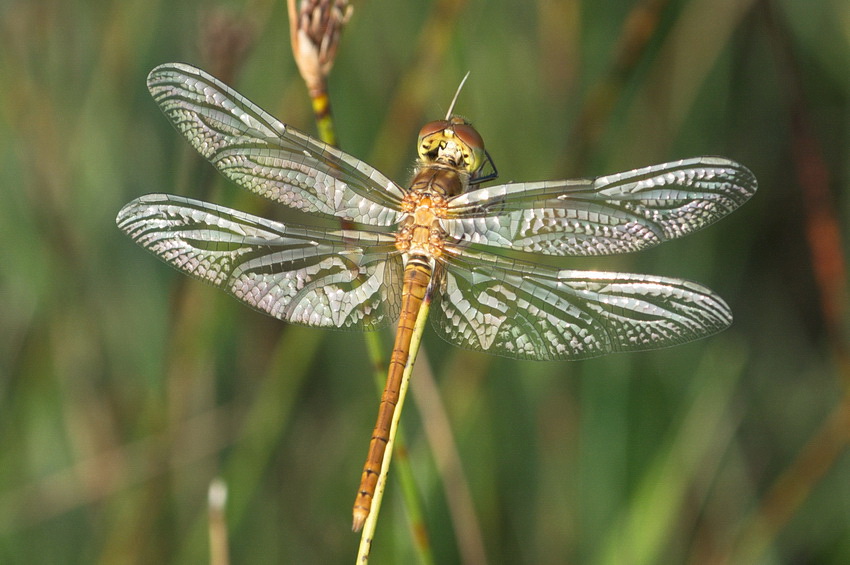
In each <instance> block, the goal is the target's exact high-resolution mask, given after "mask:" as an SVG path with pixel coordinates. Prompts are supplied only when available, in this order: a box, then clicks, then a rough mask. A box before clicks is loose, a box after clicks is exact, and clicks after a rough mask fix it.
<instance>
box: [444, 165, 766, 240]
mask: <svg viewBox="0 0 850 565" xmlns="http://www.w3.org/2000/svg"><path fill="white" fill-rule="evenodd" d="M755 191H756V179H755V177H754V176H753V174H752V173H751V172H750V171H749V170H748V169H747V168H746V167H744V166H743V165H740V164H738V163H735V162H734V161H730V160H728V159H724V158H721V157H697V158H694V159H686V160H683V161H676V162H673V163H665V164H663V165H654V166H651V167H645V168H642V169H635V170H633V171H629V172H625V173H620V174H616V175H608V176H603V177H599V178H596V179H576V180H563V181H544V182H529V183H512V184H503V185H500V186H494V187H486V188H479V189H477V190H473V191H471V192H468V193H466V194H462V195H460V196H458V197H457V198H455V199H453V200H452V201H451V202H450V203H449V213H450V218H448V219H446V220H444V221H443V225H444V227H445V229H446V231H447V232H448V233H449V234H450V235H451V236H452V237H454V238H456V239H458V240H463V241H469V242H472V243H479V244H483V245H489V246H494V247H502V248H508V249H514V250H518V251H526V252H533V253H543V254H547V255H608V254H612V253H624V252H629V251H638V250H640V249H646V248H648V247H652V246H654V245H658V244H659V243H662V242H664V241H666V240H669V239H673V238H676V237H680V236H682V235H685V234H688V233H691V232H693V231H696V230H698V229H701V228H703V227H705V226H707V225H709V224H712V223H714V222H716V221H717V220H719V219H720V218H722V217H723V216H725V215H726V214H728V213H730V212H731V211H733V210H734V209H735V208H737V207H738V206H740V205H741V204H743V203H744V202H746V200H747V199H748V198H750V196H752V195H753V193H755Z"/></svg>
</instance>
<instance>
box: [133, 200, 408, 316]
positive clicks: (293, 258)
mask: <svg viewBox="0 0 850 565" xmlns="http://www.w3.org/2000/svg"><path fill="white" fill-rule="evenodd" d="M116 222H117V223H118V227H119V228H121V229H122V230H123V231H124V232H126V233H127V234H128V235H129V236H130V237H131V238H133V240H135V241H136V242H137V243H138V244H139V245H141V246H142V247H144V248H146V249H148V250H150V251H151V252H153V253H154V254H155V255H157V256H158V257H159V258H161V259H163V260H164V261H165V262H166V263H169V264H170V265H173V266H174V267H176V268H177V269H179V270H181V271H183V272H184V273H186V274H188V275H191V276H193V277H195V278H198V279H201V280H203V281H206V282H208V283H211V284H213V285H215V286H217V287H220V288H222V289H224V290H225V291H226V292H228V293H229V294H231V295H233V296H235V297H236V298H238V299H239V300H241V301H243V302H245V303H246V304H248V305H250V306H252V307H254V308H256V309H257V310H260V311H262V312H265V313H266V314H269V315H271V316H274V317H275V318H279V319H281V320H286V321H287V322H293V323H298V324H305V325H308V326H321V327H334V328H344V329H348V328H362V329H374V328H377V327H380V326H384V325H386V324H388V323H391V322H393V321H395V320H396V318H397V317H398V312H399V305H400V302H401V296H400V289H401V276H402V263H401V256H400V255H399V254H398V253H397V252H396V250H395V247H394V242H395V240H394V238H393V237H392V236H389V235H386V234H381V233H376V232H368V231H344V230H338V231H323V230H318V229H311V228H305V227H301V226H290V225H284V224H281V223H278V222H274V221H271V220H266V219H264V218H259V217H256V216H252V215H250V214H245V213H243V212H238V211H236V210H231V209H228V208H224V207H222V206H216V205H214V204H208V203H206V202H201V201H198V200H192V199H189V198H182V197H179V196H172V195H169V194H149V195H147V196H143V197H141V198H137V199H136V200H133V201H132V202H130V203H129V204H127V205H126V206H124V208H122V209H121V211H120V212H119V213H118V218H117V219H116Z"/></svg>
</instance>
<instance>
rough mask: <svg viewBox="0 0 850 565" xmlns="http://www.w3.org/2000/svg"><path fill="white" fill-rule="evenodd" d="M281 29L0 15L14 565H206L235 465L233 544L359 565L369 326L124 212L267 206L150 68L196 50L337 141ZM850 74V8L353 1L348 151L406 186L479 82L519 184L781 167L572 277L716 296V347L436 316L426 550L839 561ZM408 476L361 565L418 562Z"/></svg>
mask: <svg viewBox="0 0 850 565" xmlns="http://www.w3.org/2000/svg"><path fill="white" fill-rule="evenodd" d="M288 25H289V24H288V19H287V13H286V6H285V4H284V3H282V2H280V1H279V0H274V1H273V0H256V1H245V2H237V1H221V2H199V1H186V2H180V3H172V2H161V1H160V2H157V1H152V0H144V1H134V0H122V1H109V0H99V1H90V2H73V1H71V2H69V1H60V0H54V1H50V0H26V1H23V0H21V1H15V0H6V1H4V2H2V3H0V195H2V199H0V234H2V239H0V563H104V564H112V563H205V562H208V559H209V558H208V548H207V543H208V542H207V518H206V497H207V494H206V492H207V487H208V485H209V482H210V480H211V479H213V478H214V477H216V476H221V477H222V478H223V479H224V480H225V481H226V482H227V485H228V487H229V493H230V498H229V502H228V509H227V510H228V529H229V536H230V544H231V556H232V558H233V562H234V563H342V562H351V560H353V559H354V555H355V549H356V546H357V543H358V536H356V535H354V534H352V533H351V532H350V530H349V528H350V508H351V503H352V501H353V498H354V493H355V487H356V484H357V481H358V480H359V476H360V471H361V466H362V463H363V459H364V457H365V454H366V447H367V443H368V439H369V435H370V431H371V429H372V426H373V424H374V417H375V411H376V409H377V394H376V391H375V386H374V384H373V379H372V376H371V374H372V373H371V365H370V361H369V358H368V355H367V354H366V346H365V345H364V341H363V338H362V336H360V335H358V334H349V333H342V332H333V331H323V330H316V329H309V328H301V327H293V326H286V325H284V324H282V323H280V322H277V321H276V320H272V319H269V318H266V317H263V316H262V315H260V314H258V313H256V312H254V311H252V310H250V309H249V308H246V307H244V306H243V305H241V304H240V303H238V302H237V301H235V300H233V299H231V298H229V297H227V296H225V295H224V294H223V293H221V292H219V291H217V290H215V289H212V288H208V287H206V286H204V285H202V284H200V283H197V282H195V281H191V280H188V279H187V278H186V277H183V276H182V275H180V274H178V273H177V272H176V271H174V270H172V269H170V268H168V267H167V266H165V265H164V264H162V263H160V262H159V261H157V260H155V259H154V258H153V257H151V256H150V255H149V254H148V253H146V252H144V251H143V250H141V249H140V248H138V247H137V246H135V245H134V244H133V243H132V242H131V241H130V240H129V239H128V238H126V237H125V236H123V235H122V234H121V233H120V232H119V231H118V229H117V228H116V227H115V224H114V217H115V214H116V212H117V211H118V209H119V208H120V207H121V206H122V205H123V204H124V203H126V202H127V201H129V200H130V199H132V198H135V197H137V196H140V195H142V194H145V193H148V192H172V193H179V194H184V195H189V196H193V197H198V198H204V199H207V200H212V201H215V202H217V203H219V204H224V205H228V206H233V207H237V208H240V209H243V210H246V211H249V212H254V213H263V214H272V215H274V214H278V212H277V211H276V210H274V209H273V208H274V207H273V206H269V205H267V203H264V202H260V201H259V200H260V199H259V198H257V197H254V196H252V195H250V194H246V193H245V192H244V191H242V190H240V189H238V188H236V187H235V186H234V185H231V184H228V183H226V182H224V181H223V180H222V179H221V178H220V177H219V175H217V174H216V173H215V171H214V170H213V168H212V167H211V166H210V165H208V164H206V163H204V162H202V160H201V159H200V158H199V157H197V156H196V155H195V154H194V152H193V151H192V150H191V148H190V147H189V145H188V144H187V143H186V142H185V140H184V139H183V138H182V137H181V136H179V135H178V134H177V133H176V132H175V131H174V130H173V128H172V127H171V126H170V125H169V123H168V121H167V120H166V119H165V118H164V117H163V116H162V114H161V113H160V111H159V110H158V109H157V107H156V106H155V104H154V103H153V101H152V100H151V99H150V97H149V95H148V93H147V90H146V88H145V77H146V75H147V73H148V71H149V70H150V69H151V68H153V67H154V66H156V65H157V64H160V63H163V62H169V61H185V62H189V63H193V64H195V65H198V66H201V67H202V68H204V69H206V70H208V71H210V72H212V73H213V74H216V75H218V76H220V77H221V78H223V79H225V80H226V81H227V82H229V83H230V84H232V85H234V87H235V88H237V89H238V90H239V91H240V92H242V93H244V94H245V95H246V96H248V97H249V98H251V99H252V100H254V101H255V102H257V103H259V104H260V105H261V106H263V107H264V108H266V109H267V110H269V111H270V112H271V113H272V114H274V115H276V116H278V117H279V118H281V119H282V120H283V121H285V122H287V123H290V124H292V125H294V126H296V127H298V128H300V129H304V130H306V131H310V132H314V131H315V126H314V125H313V123H312V114H311V111H310V105H309V100H308V98H307V95H306V90H305V88H304V85H303V82H302V81H301V79H300V77H299V76H298V73H297V71H296V69H295V66H294V63H293V61H292V56H291V52H290V44H289V34H288ZM848 69H850V3H848V2H847V1H846V0H817V1H806V0H773V1H772V0H763V1H755V0H678V1H677V0H669V1H664V0H646V1H624V0H594V1H580V0H565V1H561V2H558V1H554V0H538V1H532V2H529V1H520V0H513V1H510V0H500V1H490V2H485V1H483V0H469V1H466V2H464V1H449V0H446V1H433V2H430V1H424V2H415V3H414V2H410V3H398V2H390V1H388V0H371V1H368V2H357V3H356V4H355V12H354V15H353V18H352V20H351V22H350V24H349V26H348V28H347V29H346V30H345V34H344V37H343V40H342V43H341V46H340V49H339V54H338V58H337V62H336V66H335V68H334V72H333V74H332V76H331V81H330V93H331V97H332V101H333V104H334V111H335V117H336V124H337V128H338V132H339V135H340V140H341V145H342V147H343V148H344V149H345V150H347V151H348V152H350V153H352V154H353V155H355V156H358V157H360V158H363V159H364V160H366V161H368V162H369V163H371V164H373V165H375V166H376V167H378V168H379V169H381V170H383V171H384V172H386V173H387V174H389V175H390V176H391V177H393V178H395V179H397V180H398V181H399V182H402V183H404V182H407V180H408V178H409V175H410V172H411V163H412V160H413V158H414V156H415V154H414V140H415V136H416V133H417V131H418V129H419V127H420V126H421V125H422V123H424V122H425V121H427V120H431V119H434V118H439V117H441V116H442V115H443V114H444V113H445V110H446V107H447V105H448V103H449V100H450V99H451V96H452V94H453V93H454V90H455V88H456V85H457V83H458V81H459V79H460V78H461V77H462V76H463V74H464V73H465V72H466V71H467V70H471V71H472V75H471V77H470V80H469V81H468V83H467V86H466V88H465V90H464V92H463V94H462V95H461V97H460V101H459V103H458V106H457V110H458V111H459V113H461V114H463V115H466V116H467V117H469V118H470V119H471V120H473V121H474V123H475V124H476V127H477V128H478V130H479V131H480V132H481V133H482V135H483V136H484V138H485V140H486V142H487V147H488V150H489V152H490V154H491V155H492V157H493V159H494V160H495V162H496V163H497V165H498V167H499V171H500V174H501V178H502V180H504V181H508V180H517V181H520V180H542V179H550V178H563V177H572V176H589V175H597V174H604V173H611V172H617V171H620V170H626V169H630V168H634V167H639V166H644V165H649V164H654V163H660V162H664V161H668V160H673V159H679V158H684V157H690V156H696V155H703V154H709V155H712V154H719V155H724V156H727V157H730V158H733V159H735V160H737V161H739V162H741V163H744V164H746V165H747V166H748V167H749V168H751V169H752V170H753V172H754V173H755V174H756V176H757V177H758V179H759V183H760V189H759V192H758V193H757V194H756V196H755V197H754V198H753V200H752V201H751V202H749V203H747V204H746V205H745V206H744V207H743V208H742V209H741V210H739V211H737V212H735V213H734V214H733V215H731V216H730V217H729V218H728V219H726V220H724V221H722V222H721V223H719V224H717V225H714V226H712V227H711V228H710V229H707V230H705V231H702V232H699V233H698V234H695V235H692V236H690V237H687V238H685V239H682V240H677V241H675V242H671V243H668V244H665V245H663V246H661V247H660V248H657V249H653V250H650V251H647V252H643V253H639V254H636V255H633V256H622V257H615V258H610V259H608V260H606V261H589V260H584V259H570V260H566V261H562V262H560V263H557V264H559V265H563V266H566V267H574V268H586V267H592V268H597V267H604V268H606V269H616V270H627V271H634V272H643V273H652V274H658V275H667V276H677V277H683V278H689V279H693V280H697V281H700V282H702V283H704V284H706V285H708V286H710V287H711V288H713V289H714V290H716V291H717V292H718V293H719V294H721V295H722V296H723V297H724V298H725V299H726V300H727V301H728V302H729V304H730V305H731V306H732V309H733V311H734V312H735V315H736V321H735V323H734V325H733V326H732V327H731V328H730V329H729V330H728V331H726V332H724V333H722V334H720V335H717V336H714V337H711V338H708V339H704V340H701V341H698V342H695V343H691V344H688V345H684V346H681V347H676V348H672V349H666V350H659V351H653V352H647V353H637V354H620V355H613V356H609V357H604V358H600V359H593V360H589V361H583V362H572V363H569V362H563V363H534V362H518V361H513V360H508V359H503V358H497V357H490V356H486V355H480V354H475V353H471V352H467V351H463V350H460V349H457V348H454V347H452V346H451V345H449V344H446V343H443V342H442V341H440V340H439V339H438V338H436V337H435V336H434V335H433V334H431V333H430V332H427V333H426V335H425V348H426V351H425V353H423V354H422V356H421V357H420V366H421V367H424V366H425V365H426V364H428V365H430V366H431V368H432V370H433V374H434V376H435V379H436V382H437V386H438V388H439V394H440V398H441V400H442V402H441V404H442V406H440V403H435V402H433V400H432V399H431V397H430V396H428V395H427V394H424V393H423V392H422V391H421V390H419V391H418V390H416V389H415V390H414V393H413V399H412V401H411V402H409V403H408V405H407V408H406V413H405V415H404V418H403V423H404V427H405V432H406V435H407V439H408V442H409V445H408V448H409V457H410V460H411V464H412V467H413V471H414V476H415V478H416V481H417V484H418V485H419V487H420V489H421V497H422V500H423V505H424V508H425V513H426V525H427V527H428V531H429V536H430V541H431V544H432V545H433V551H434V555H435V560H436V562H438V563H455V562H468V563H480V562H488V563H506V564H507V563H510V564H514V563H530V564H539V563H542V564H550V563H551V564H560V563H590V564H595V563H599V564H607V563H611V564H614V563H617V564H622V563H627V564H642V563H646V564H651V563H700V564H702V563H712V564H715V563H717V564H719V563H765V564H772V563H794V564H809V563H812V564H814V563H817V564H821V563H824V564H826V563H830V564H831V563H835V564H839V563H840V564H845V563H850V458H848V455H847V449H846V446H847V442H848V440H849V439H850V397H848V392H847V384H848V382H850V377H848V375H850V370H848V361H847V359H848V356H847V344H846V343H845V341H844V339H843V337H842V336H844V335H846V331H847V329H848V324H847V320H848V317H847V308H846V299H847V281H846V273H845V267H844V265H845V261H846V258H847V254H846V251H845V250H844V249H843V247H842V245H843V243H844V242H846V240H847V238H848V235H850V234H848V228H847V226H848V213H850V202H849V201H848V198H847V188H848V184H850V160H848V155H850V153H848V152H850V105H849V104H848V103H850V73H848ZM382 338H383V341H384V343H385V349H386V354H389V350H390V347H391V342H390V337H389V335H383V336H382ZM427 380H428V379H427V378H423V379H421V380H420V382H419V384H427ZM426 392H427V391H426ZM440 410H445V413H446V415H447V418H448V423H449V425H450V427H449V428H448V430H449V431H448V432H447V431H446V429H445V428H441V427H440V426H439V424H440V419H439V417H438V416H435V414H437V415H439V412H440ZM429 426H430V428H429ZM426 431H427V433H426ZM448 440H451V441H448ZM452 442H453V443H452ZM452 454H454V455H456V457H457V458H456V459H455V458H453V457H452ZM445 461H448V463H445ZM458 462H459V465H460V466H459V467H458ZM390 481H391V482H390V484H389V487H388V493H387V497H386V499H385V505H384V509H383V511H382V514H381V521H380V523H379V526H378V531H377V538H376V540H375V543H374V549H373V562H374V563H413V562H415V559H416V558H415V557H414V553H413V550H412V543H411V541H410V540H411V534H410V532H409V525H408V521H407V518H406V517H405V513H404V509H403V506H402V504H401V497H400V495H399V492H398V482H397V480H396V479H395V478H392V477H391V479H390Z"/></svg>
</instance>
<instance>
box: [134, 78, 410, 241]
mask: <svg viewBox="0 0 850 565" xmlns="http://www.w3.org/2000/svg"><path fill="white" fill-rule="evenodd" d="M148 89H149V90H150V92H151V95H152V96H153V98H154V100H156V102H157V104H159V106H160V108H161V109H162V111H163V112H164V113H165V115H166V116H167V117H168V118H169V119H170V120H171V121H172V123H173V124H174V125H175V126H176V127H177V129H178V130H179V131H180V132H181V133H182V134H183V135H184V136H186V138H187V139H188V140H189V142H190V143H191V144H192V145H193V146H194V147H195V149H197V150H198V152H199V153H201V155H203V156H204V157H205V158H207V159H208V160H209V161H210V162H211V163H212V164H214V165H215V166H216V167H217V168H218V169H219V170H220V171H221V172H222V173H224V175H226V176H227V177H228V178H230V179H231V180H233V181H235V182H236V183H237V184H239V185H241V186H243V187H244V188H246V189H248V190H250V191H251V192H254V193H256V194H259V195H261V196H265V197H266V198H269V199H271V200H273V201H275V202H279V203H281V204H285V205H287V206H290V207H292V208H297V209H299V210H303V211H305V212H313V213H320V214H325V215H328V216H335V217H337V218H343V219H346V220H350V221H353V222H359V223H363V224H369V225H376V226H388V225H391V224H394V223H396V222H397V221H398V220H399V217H400V213H399V212H398V210H397V208H398V204H399V202H400V200H401V198H402V197H403V195H404V191H403V190H402V189H401V188H399V187H398V186H397V185H396V184H395V183H393V182H392V181H391V180H389V179H388V178H387V177H385V176H384V175H382V174H381V173H380V172H378V171H377V170H375V169H374V168H372V167H370V166H369V165H367V164H366V163H364V162H362V161H360V160H359V159H356V158H354V157H352V156H351V155H348V154H347V153H344V152H342V151H340V150H338V149H336V148H334V147H331V146H329V145H326V144H324V143H322V142H320V141H317V140H315V139H313V138H311V137H310V136H308V135H307V134H305V133H303V132H300V131H298V130H296V129H294V128H292V127H290V126H288V125H286V124H283V123H282V122H280V121H278V120H277V119H275V118H274V117H273V116H271V115H270V114H268V113H267V112H265V111H264V110H263V109H262V108H260V107H259V106H257V105H255V104H253V103H252V102H250V101H249V100H247V99H246V98H244V97H243V96H242V95H240V94H239V93H238V92H236V91H235V90H233V89H231V88H230V87H228V86H227V85H225V84H224V83H222V82H221V81H219V80H217V79H215V78H214V77H212V76H210V75H209V74H207V73H205V72H204V71H202V70H200V69H196V68H194V67H191V66H189V65H184V64H182V63H169V64H166V65H161V66H159V67H156V68H155V69H154V70H153V71H151V73H150V75H149V76H148Z"/></svg>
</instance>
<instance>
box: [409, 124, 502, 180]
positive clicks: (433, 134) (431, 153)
mask: <svg viewBox="0 0 850 565" xmlns="http://www.w3.org/2000/svg"><path fill="white" fill-rule="evenodd" d="M417 150H418V151H419V158H420V159H421V160H422V161H423V162H425V163H445V164H447V165H452V166H454V167H458V168H459V169H461V170H463V171H465V172H467V173H468V174H469V175H470V176H471V177H474V176H475V175H476V173H477V172H478V170H479V169H481V167H482V166H483V165H484V163H485V162H486V161H487V160H488V157H487V152H486V151H485V150H484V140H483V139H482V138H481V135H480V134H479V133H478V132H477V131H475V128H474V127H472V124H470V123H469V122H468V121H466V120H465V119H464V118H461V117H459V116H452V117H451V118H449V119H448V120H436V121H433V122H429V123H427V124H425V125H424V126H423V127H422V129H421V130H419V143H418V145H417Z"/></svg>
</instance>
